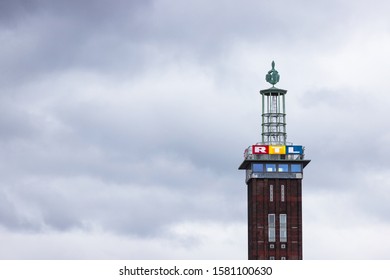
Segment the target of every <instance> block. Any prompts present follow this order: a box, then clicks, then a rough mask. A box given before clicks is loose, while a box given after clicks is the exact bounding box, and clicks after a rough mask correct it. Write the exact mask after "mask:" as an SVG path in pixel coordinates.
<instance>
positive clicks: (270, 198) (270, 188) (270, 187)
mask: <svg viewBox="0 0 390 280" xmlns="http://www.w3.org/2000/svg"><path fill="white" fill-rule="evenodd" d="M269 201H274V185H270V186H269Z"/></svg>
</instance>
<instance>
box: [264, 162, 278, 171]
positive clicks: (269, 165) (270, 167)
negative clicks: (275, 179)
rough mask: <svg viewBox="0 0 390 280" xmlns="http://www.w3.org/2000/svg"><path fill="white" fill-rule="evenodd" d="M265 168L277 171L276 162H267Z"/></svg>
mask: <svg viewBox="0 0 390 280" xmlns="http://www.w3.org/2000/svg"><path fill="white" fill-rule="evenodd" d="M265 169H266V170H267V172H275V171H276V164H275V163H266V164H265Z"/></svg>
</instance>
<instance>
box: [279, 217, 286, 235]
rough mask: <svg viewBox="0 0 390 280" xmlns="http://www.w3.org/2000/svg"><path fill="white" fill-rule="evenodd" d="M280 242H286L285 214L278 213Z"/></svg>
mask: <svg viewBox="0 0 390 280" xmlns="http://www.w3.org/2000/svg"><path fill="white" fill-rule="evenodd" d="M279 223H280V242H287V214H280V215H279Z"/></svg>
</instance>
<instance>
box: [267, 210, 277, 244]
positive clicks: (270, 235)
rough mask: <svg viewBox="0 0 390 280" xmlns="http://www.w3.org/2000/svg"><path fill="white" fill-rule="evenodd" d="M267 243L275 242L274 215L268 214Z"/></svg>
mask: <svg viewBox="0 0 390 280" xmlns="http://www.w3.org/2000/svg"><path fill="white" fill-rule="evenodd" d="M268 241H269V242H275V241H276V236H275V214H268Z"/></svg>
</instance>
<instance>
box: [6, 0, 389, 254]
mask: <svg viewBox="0 0 390 280" xmlns="http://www.w3.org/2000/svg"><path fill="white" fill-rule="evenodd" d="M389 11H390V2H389V1H387V0H372V1H361V0H354V1H352V0H344V1H342V0H341V1H340V0H323V1H309V0H307V1H305V0H299V1H277V0H275V1H263V0H245V1H224V0H213V1H209V0H190V1H181V0H150V1H141V0H140V1H125V0H115V1H112V0H94V1H92V0H88V1H87V0H86V1H65V0H59V1H50V0H33V1H28V0H25V1H24V0H18V1H17V0H1V1H0V177H1V179H0V248H1V250H0V258H1V259H246V258H247V216H246V214H247V213H246V211H247V208H246V203H247V202H246V185H245V182H244V177H245V174H244V172H243V171H240V170H238V166H239V165H240V164H241V162H242V160H243V151H244V149H245V148H247V147H248V146H249V145H252V144H255V143H256V142H259V141H260V140H261V131H260V127H261V118H260V114H261V99H260V94H259V90H261V89H265V88H268V87H270V85H269V84H267V83H266V81H265V74H266V73H267V71H268V70H270V69H271V61H272V60H275V62H276V69H277V70H278V71H279V73H280V75H281V78H280V82H279V84H278V87H280V88H284V89H287V90H288V93H287V95H286V102H287V133H288V141H289V142H293V143H294V144H298V145H304V146H305V147H306V158H308V159H311V160H312V162H311V163H310V164H309V165H308V166H307V168H306V169H305V173H304V181H303V226H304V228H303V230H304V258H305V259H390V241H389V236H390V194H389V193H390V178H389V177H390V160H389V159H390V148H389V143H390V124H389V119H390V117H389V116H390V76H389V75H390V18H389Z"/></svg>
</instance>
